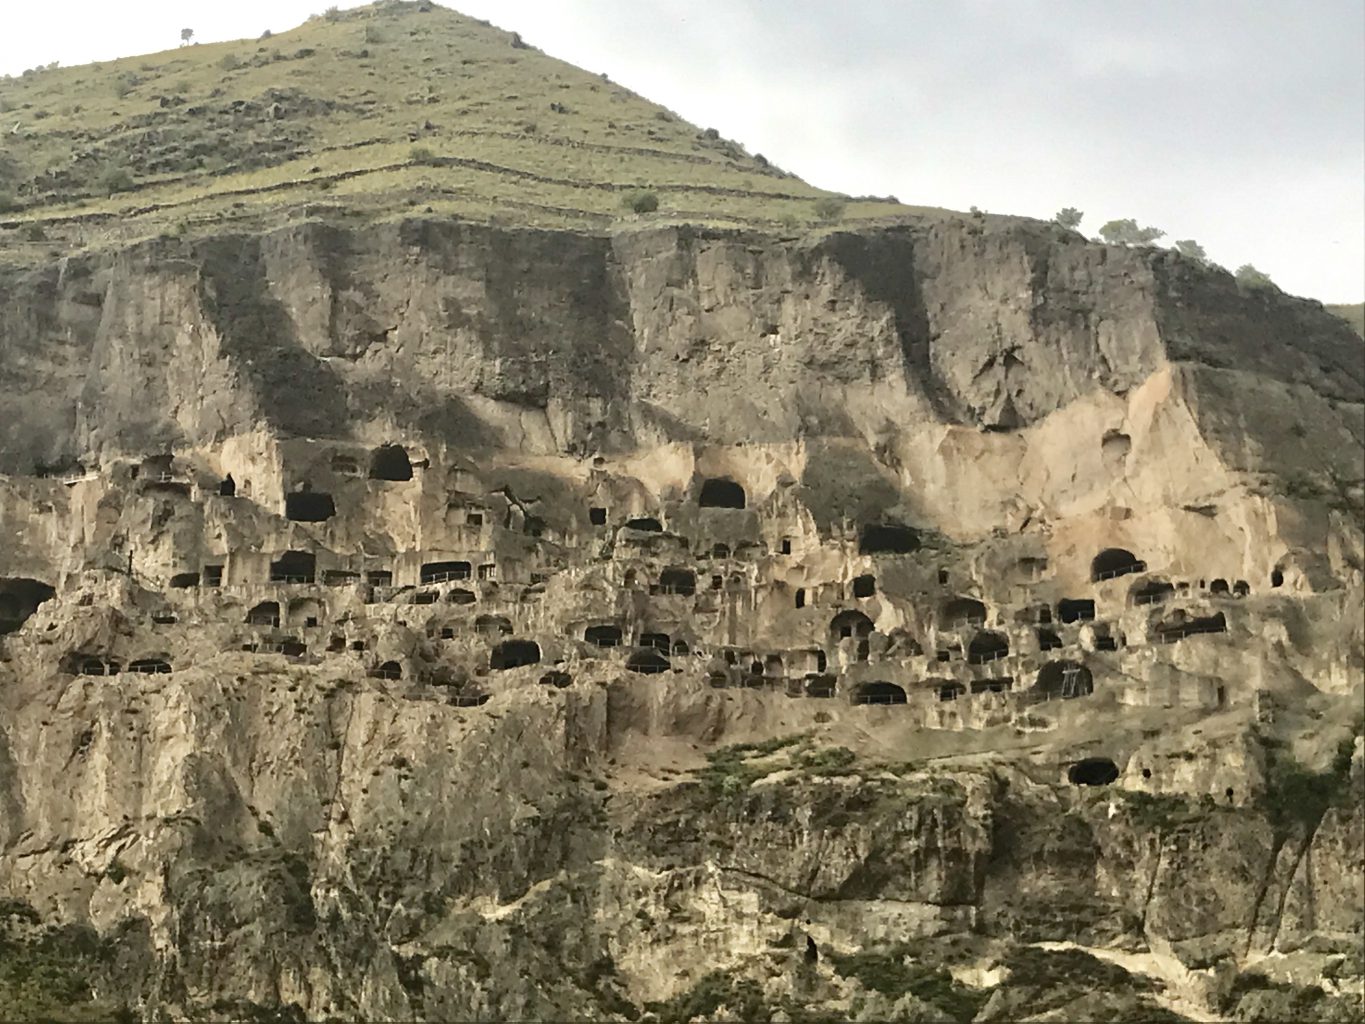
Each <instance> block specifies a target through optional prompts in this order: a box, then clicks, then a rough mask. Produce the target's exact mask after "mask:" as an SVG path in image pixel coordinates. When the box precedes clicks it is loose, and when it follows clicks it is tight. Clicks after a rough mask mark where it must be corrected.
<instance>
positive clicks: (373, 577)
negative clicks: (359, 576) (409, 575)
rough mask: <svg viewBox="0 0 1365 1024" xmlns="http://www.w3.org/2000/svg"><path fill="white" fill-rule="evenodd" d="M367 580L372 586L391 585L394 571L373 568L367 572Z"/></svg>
mask: <svg viewBox="0 0 1365 1024" xmlns="http://www.w3.org/2000/svg"><path fill="white" fill-rule="evenodd" d="M365 582H366V583H368V584H369V585H370V586H372V587H391V586H393V573H391V572H390V571H389V570H388V569H371V570H369V571H368V572H366V573H365Z"/></svg>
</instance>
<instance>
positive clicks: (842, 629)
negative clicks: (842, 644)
mask: <svg viewBox="0 0 1365 1024" xmlns="http://www.w3.org/2000/svg"><path fill="white" fill-rule="evenodd" d="M829 635H830V638H831V639H833V641H834V642H835V643H836V644H837V643H838V642H839V641H840V640H843V639H844V638H846V637H858V638H859V639H862V638H864V637H869V636H871V635H872V620H871V619H869V618H868V617H867V616H866V615H864V614H863V613H862V612H858V611H853V610H852V609H850V610H848V611H842V612H840V613H839V614H838V615H836V616H834V618H832V619H830V620H829Z"/></svg>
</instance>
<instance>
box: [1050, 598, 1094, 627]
mask: <svg viewBox="0 0 1365 1024" xmlns="http://www.w3.org/2000/svg"><path fill="white" fill-rule="evenodd" d="M1057 618H1059V619H1061V620H1062V622H1065V623H1068V624H1069V623H1072V622H1091V621H1093V620H1094V618H1095V602H1094V601H1092V600H1090V599H1089V598H1088V597H1080V598H1074V599H1073V598H1070V597H1064V598H1062V599H1061V600H1060V601H1058V602H1057Z"/></svg>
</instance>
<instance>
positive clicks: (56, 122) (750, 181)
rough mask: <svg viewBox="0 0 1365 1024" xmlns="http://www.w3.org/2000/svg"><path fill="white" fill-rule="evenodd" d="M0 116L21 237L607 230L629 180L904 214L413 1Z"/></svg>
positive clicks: (701, 197) (687, 210) (815, 208)
mask: <svg viewBox="0 0 1365 1024" xmlns="http://www.w3.org/2000/svg"><path fill="white" fill-rule="evenodd" d="M0 116H2V117H3V120H4V123H5V128H6V134H5V142H6V145H5V149H4V152H3V156H0V210H3V211H4V212H0V224H4V225H5V226H7V227H9V228H10V229H11V230H10V232H8V233H9V234H11V235H12V236H14V237H15V238H16V239H17V240H21V241H22V240H23V239H30V240H36V239H40V238H42V237H43V236H45V237H46V238H47V239H49V240H51V239H53V238H55V237H56V235H70V234H71V232H72V229H73V228H76V229H79V233H80V235H81V237H82V239H83V240H85V241H87V242H89V241H92V240H93V241H98V240H100V239H102V238H109V237H128V236H129V235H137V234H150V233H157V232H161V231H165V230H174V231H194V230H195V229H196V226H197V225H199V224H201V223H205V222H213V223H214V224H216V225H221V223H222V222H223V221H224V220H234V219H246V220H250V219H260V218H262V217H264V216H272V217H274V218H276V219H277V218H278V216H279V214H280V213H281V211H282V210H285V209H297V208H301V207H304V208H306V207H309V206H311V207H313V208H316V207H317V206H318V204H328V205H335V206H338V207H344V208H345V209H347V210H350V211H354V212H361V213H372V214H383V213H385V212H396V211H400V210H403V209H407V208H410V207H414V206H417V207H420V208H423V209H425V208H426V207H431V208H432V209H433V211H435V212H441V213H449V214H453V215H459V216H465V217H473V218H480V219H488V218H494V217H496V218H507V219H510V220H512V221H514V222H517V223H527V224H535V225H547V226H554V225H577V226H583V225H586V226H592V227H607V226H610V225H612V224H613V223H614V222H617V221H619V220H621V219H622V218H626V219H627V221H630V220H632V219H639V217H640V216H641V215H640V214H638V213H633V212H631V211H630V210H629V209H628V207H627V205H626V202H627V200H628V197H629V196H630V194H631V193H632V192H633V191H634V190H637V189H639V190H647V191H649V192H652V193H653V194H654V196H655V197H656V198H657V200H658V210H657V211H656V212H654V213H650V214H647V215H646V216H648V217H649V218H650V219H686V220H691V221H705V222H708V223H715V224H735V225H763V226H784V225H785V226H788V227H796V226H801V225H805V224H810V223H816V222H819V221H821V220H827V219H832V218H833V217H836V216H837V217H838V218H839V219H842V220H846V221H857V220H865V219H868V218H880V217H885V216H888V215H893V214H899V213H904V212H906V211H907V208H906V207H902V206H899V205H897V204H895V203H894V202H888V201H851V202H849V203H847V205H846V206H845V207H844V208H843V210H842V211H840V212H838V213H837V214H836V213H835V212H834V211H832V210H831V209H829V208H827V207H826V208H820V200H821V199H822V198H826V197H828V195H829V194H828V193H825V192H822V191H821V190H819V189H816V188H813V187H811V186H809V185H807V184H805V183H804V182H803V181H801V180H800V179H799V178H796V177H794V176H792V175H789V174H786V173H784V172H783V171H781V170H779V169H777V168H775V167H772V166H771V165H769V164H768V162H767V161H766V160H764V159H763V158H762V157H761V156H759V155H757V154H749V153H748V152H746V151H745V150H744V149H743V147H741V146H740V145H738V144H736V143H734V142H730V141H727V140H725V139H722V138H720V137H718V136H717V135H716V133H715V132H714V131H706V130H705V129H703V128H699V127H698V126H695V125H691V124H688V123H686V122H684V121H682V120H680V119H679V118H678V117H677V116H676V115H674V114H673V113H671V112H670V111H668V110H666V109H665V108H663V107H660V106H658V105H656V104H654V103H651V102H649V101H648V100H645V99H643V98H641V97H640V96H637V95H635V94H634V93H631V92H630V91H628V90H626V89H624V88H622V87H620V86H618V85H616V84H615V83H613V82H611V81H609V80H608V79H607V78H606V77H605V76H603V75H599V74H594V73H590V72H588V71H584V70H581V69H579V68H576V67H573V66H572V65H569V64H565V63H563V62H561V61H558V60H555V59H553V58H551V57H548V56H546V55H545V54H543V53H541V52H540V51H539V50H537V49H534V48H530V47H528V46H527V45H526V44H525V43H523V42H522V40H521V38H520V37H519V36H518V35H517V34H515V33H512V32H504V31H501V30H499V29H496V28H493V27H492V26H490V25H489V24H487V23H486V22H481V21H476V20H474V19H471V18H466V17H464V16H462V15H459V14H456V13H454V12H453V11H449V10H446V9H444V8H441V7H437V6H435V5H432V4H430V3H427V2H425V0H419V2H410V3H404V2H396V0H383V2H381V3H378V4H374V5H371V6H368V7H361V8H356V9H354V10H349V11H341V12H337V11H329V12H328V13H327V14H325V15H322V16H318V17H314V18H312V19H310V20H309V21H308V22H307V23H306V24H304V25H302V26H300V27H299V28H296V29H294V30H292V31H289V32H284V33H280V34H278V35H274V36H269V37H263V38H261V39H256V40H250V41H240V42H232V43H214V44H211V45H188V46H182V47H180V48H178V49H174V50H168V51H166V52H164V53H157V54H151V55H149V56H143V57H131V58H126V59H122V60H117V61H112V62H108V63H103V64H93V65H86V66H82V67H73V68H54V69H44V70H35V71H31V72H26V73H25V74H24V75H23V76H21V77H18V78H8V79H5V80H3V81H0ZM11 129H12V130H11ZM826 203H827V204H828V200H827V199H826ZM822 214H823V216H822ZM54 232H55V233H56V235H54Z"/></svg>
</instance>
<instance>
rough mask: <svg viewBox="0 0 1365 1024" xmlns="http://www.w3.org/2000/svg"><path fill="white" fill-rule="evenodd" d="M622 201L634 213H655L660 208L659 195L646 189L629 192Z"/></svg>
mask: <svg viewBox="0 0 1365 1024" xmlns="http://www.w3.org/2000/svg"><path fill="white" fill-rule="evenodd" d="M621 202H622V204H623V205H624V206H625V207H626V209H628V210H630V211H631V212H633V213H653V212H654V211H655V210H657V209H658V208H659V197H658V195H656V194H655V193H653V192H649V191H646V190H644V189H637V190H636V191H634V192H628V193H627V194H626V196H625V197H624V198H623V199H622V200H621Z"/></svg>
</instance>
